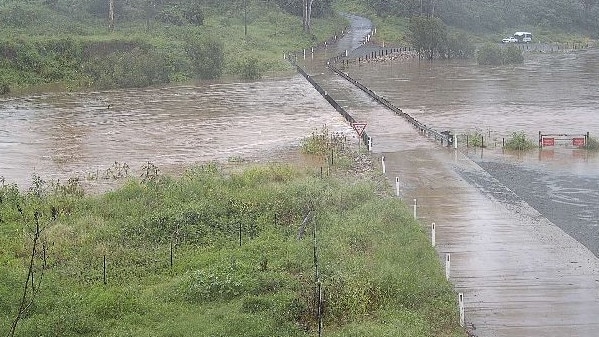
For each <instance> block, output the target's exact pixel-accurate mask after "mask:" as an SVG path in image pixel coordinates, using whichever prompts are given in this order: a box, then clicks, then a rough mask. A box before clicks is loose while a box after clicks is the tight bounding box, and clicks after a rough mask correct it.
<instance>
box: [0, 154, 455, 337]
mask: <svg viewBox="0 0 599 337" xmlns="http://www.w3.org/2000/svg"><path fill="white" fill-rule="evenodd" d="M327 153H329V152H327ZM336 161H337V162H338V163H340V164H337V165H341V166H335V167H331V168H330V172H331V173H332V174H331V175H330V176H324V177H323V176H322V175H321V173H320V172H319V171H311V170H310V169H299V168H294V167H291V166H281V165H275V164H272V165H266V166H259V167H247V168H245V169H243V170H235V171H230V170H229V171H224V170H222V169H219V168H218V167H216V166H215V165H205V166H201V167H193V168H190V169H189V170H187V172H186V173H185V174H183V175H182V176H181V177H179V178H174V177H168V176H160V175H155V174H148V175H145V176H144V178H143V179H141V180H131V181H130V182H129V183H127V184H126V185H125V186H124V187H122V188H120V189H118V190H117V191H114V192H111V193H108V194H105V195H100V196H84V195H83V192H82V191H81V189H80V188H79V186H78V184H77V182H76V181H70V182H69V183H67V184H66V185H56V184H48V183H46V182H44V181H42V180H41V179H39V178H37V179H35V180H34V182H33V184H32V187H31V188H30V189H29V190H28V191H24V192H19V191H18V190H16V187H14V186H12V185H9V184H6V183H5V182H2V184H1V185H0V333H2V334H4V335H6V334H7V333H8V331H9V330H10V327H11V324H12V322H14V321H15V318H16V317H17V315H18V313H19V311H20V310H19V308H20V303H22V302H23V301H22V299H23V298H24V299H25V301H24V303H25V304H29V306H26V307H25V308H24V309H23V307H21V308H22V309H23V310H21V311H22V314H21V315H20V319H19V320H18V324H17V325H16V329H15V331H16V333H15V336H316V335H317V331H318V315H317V313H318V307H319V305H318V303H319V302H318V301H317V300H316V299H317V298H318V297H317V296H316V290H317V287H318V282H319V281H320V284H321V286H322V289H323V296H322V298H323V301H322V305H321V312H322V313H323V315H322V317H323V327H324V330H325V331H326V335H327V336H364V335H370V336H411V337H415V336H416V337H417V336H435V337H439V336H463V330H461V329H460V328H459V326H458V325H457V321H458V318H457V308H456V299H455V293H454V292H453V289H452V286H451V285H450V284H449V283H448V282H447V281H446V280H445V278H444V275H443V273H442V272H441V266H440V263H439V259H438V257H437V255H436V253H435V251H434V250H433V249H432V248H431V246H430V243H429V242H428V238H427V236H426V235H425V233H424V232H423V230H422V228H421V227H420V225H419V224H418V223H416V222H414V220H413V219H412V217H411V215H410V212H409V211H408V210H407V209H406V208H405V206H404V205H403V204H402V203H401V202H400V201H399V200H398V199H396V198H393V197H391V196H390V195H389V193H388V192H389V191H387V187H386V186H385V184H384V183H381V182H382V180H381V179H380V177H379V176H378V175H376V174H374V173H372V172H373V171H372V170H370V172H371V173H369V174H366V175H364V174H361V175H360V176H361V177H362V178H359V179H357V178H356V176H355V175H354V174H352V173H351V172H353V171H352V169H351V167H352V166H354V165H355V164H354V162H353V161H352V160H351V157H347V156H346V157H343V158H341V157H340V158H338V160H336ZM363 169H364V167H361V168H360V170H361V171H362V170H363ZM327 171H328V170H327ZM348 172H349V174H351V176H352V177H353V178H352V179H348V176H347V173H348ZM305 219H308V220H305ZM36 225H37V226H36ZM36 228H39V231H38V230H37V229H36ZM36 233H38V235H36ZM171 253H172V255H171ZM104 259H105V260H104ZM104 261H106V269H104ZM30 267H31V268H30ZM28 270H29V271H30V273H28ZM104 270H106V272H105V274H104ZM28 274H29V275H30V276H31V277H30V278H28V277H27V275H28ZM25 284H27V288H25ZM25 289H26V290H25ZM24 293H25V294H26V295H25V297H23V294H24Z"/></svg>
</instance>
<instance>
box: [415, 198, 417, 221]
mask: <svg viewBox="0 0 599 337" xmlns="http://www.w3.org/2000/svg"><path fill="white" fill-rule="evenodd" d="M416 218H417V217H416V199H414V219H416Z"/></svg>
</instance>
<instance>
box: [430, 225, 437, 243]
mask: <svg viewBox="0 0 599 337" xmlns="http://www.w3.org/2000/svg"><path fill="white" fill-rule="evenodd" d="M436 243H437V233H436V229H435V223H434V222H433V223H432V224H431V245H432V246H433V247H434V246H435V245H436Z"/></svg>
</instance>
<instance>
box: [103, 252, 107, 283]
mask: <svg viewBox="0 0 599 337" xmlns="http://www.w3.org/2000/svg"><path fill="white" fill-rule="evenodd" d="M102 274H103V276H104V285H106V283H107V281H106V255H104V262H103V272H102Z"/></svg>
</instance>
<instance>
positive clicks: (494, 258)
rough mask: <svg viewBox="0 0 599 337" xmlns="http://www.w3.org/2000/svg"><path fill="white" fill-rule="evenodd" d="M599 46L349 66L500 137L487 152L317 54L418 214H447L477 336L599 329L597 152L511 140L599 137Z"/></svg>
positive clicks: (468, 127) (440, 237)
mask: <svg viewBox="0 0 599 337" xmlns="http://www.w3.org/2000/svg"><path fill="white" fill-rule="evenodd" d="M598 55H599V50H596V49H590V50H583V51H577V52H567V53H555V54H542V53H538V54H534V53H528V54H526V61H525V63H524V64H523V65H521V66H515V67H514V66H507V67H506V66H502V67H479V66H477V65H476V64H474V63H472V62H471V61H459V60H457V61H456V60H451V61H435V62H432V63H431V62H425V61H419V60H417V59H415V60H414V59H412V60H407V61H405V60H404V61H401V62H374V61H371V62H362V63H360V64H352V65H349V66H346V67H345V68H344V69H343V70H344V71H345V72H347V73H348V74H349V75H350V76H352V77H353V78H354V79H357V80H358V81H359V82H360V83H362V84H364V85H366V86H367V87H368V88H369V89H372V90H373V91H374V92H376V93H377V94H378V95H381V96H383V97H385V98H386V99H387V100H388V101H390V102H391V103H392V104H394V105H395V106H398V107H400V108H402V109H403V111H404V112H407V113H409V114H410V115H412V116H413V117H415V118H417V119H418V120H419V121H420V122H423V123H424V124H427V125H428V126H432V127H433V128H435V129H436V130H439V131H441V130H451V131H453V132H456V133H472V132H478V133H481V134H483V135H485V137H486V138H487V146H488V147H487V148H485V149H484V150H480V149H477V150H476V149H469V148H465V147H463V146H462V147H460V151H454V150H453V149H448V148H445V147H442V146H440V145H439V144H438V143H433V142H431V141H430V140H428V139H426V138H424V137H423V136H422V135H419V134H418V132H417V131H416V130H415V129H414V128H413V127H412V126H411V125H410V124H409V123H407V122H406V121H404V120H403V119H402V118H401V117H398V116H395V115H394V114H393V113H391V112H390V111H388V110H386V109H384V108H382V107H381V106H380V105H378V104H376V103H375V102H374V101H373V100H372V99H371V98H370V97H369V96H367V95H366V94H365V93H364V92H362V91H360V90H359V89H357V88H355V87H354V86H353V85H351V84H349V83H347V82H346V81H345V80H343V79H342V78H340V77H338V76H333V75H330V74H329V73H327V72H322V71H319V70H318V68H317V66H315V65H314V64H313V63H311V59H307V60H306V61H305V62H306V65H305V66H306V68H307V69H309V70H311V71H312V73H311V75H312V78H313V79H315V80H316V81H317V82H318V83H319V84H321V85H322V86H323V87H324V88H325V90H326V91H327V93H328V94H329V95H331V96H332V97H334V98H335V100H336V101H337V102H339V103H340V104H341V105H342V106H343V107H344V108H345V109H346V110H348V111H349V113H350V114H352V115H353V116H354V117H355V118H356V120H358V121H362V122H367V123H368V127H367V129H366V130H367V132H368V133H369V135H370V136H372V137H373V142H374V149H373V151H374V153H376V154H378V155H379V156H384V157H385V166H386V168H387V176H388V177H389V181H390V183H391V184H393V183H394V182H395V177H397V179H399V181H400V185H401V197H402V198H404V200H405V201H406V203H407V204H408V206H411V205H412V204H413V200H416V201H417V206H416V208H417V213H418V219H419V220H420V221H421V222H422V223H423V224H430V223H432V222H436V233H437V240H436V241H437V246H436V247H437V251H438V252H439V257H440V260H442V261H444V260H445V259H446V254H450V256H451V272H450V280H451V281H452V282H453V283H454V284H455V286H456V290H458V291H459V292H463V293H464V298H465V302H466V304H465V306H466V321H467V322H468V324H467V325H468V329H469V331H470V332H471V333H472V334H474V335H477V336H590V335H594V334H595V332H596V331H597V329H598V328H599V322H598V321H597V319H596V317H598V315H599V275H598V274H599V260H598V259H597V257H596V256H595V255H597V254H598V253H599V252H598V249H597V248H598V247H599V245H598V242H599V235H598V234H599V233H598V231H597V219H598V218H599V198H598V197H599V186H598V181H599V159H598V158H597V155H596V154H594V153H590V152H587V151H586V150H580V149H577V148H574V147H572V146H571V143H569V145H568V142H567V141H566V142H563V144H559V146H557V147H551V148H545V149H542V150H541V149H539V150H534V151H531V152H529V153H526V154H522V153H512V154H510V153H507V152H504V151H503V150H502V149H501V143H502V141H503V138H504V137H509V136H510V135H511V133H513V132H516V131H518V132H520V131H522V132H524V133H525V134H526V135H527V136H528V138H529V139H534V140H536V138H537V135H538V132H539V131H543V132H544V133H559V134H572V135H582V134H585V133H586V132H589V133H590V135H591V136H594V137H597V135H599V119H598V118H597V117H598V116H599V106H598V105H597V101H598V100H599V89H598V88H597V87H596V86H595V81H596V78H599V63H598V61H597V60H599V58H598V57H597V56H598ZM354 56H355V55H354ZM558 226H559V227H558ZM567 234H569V235H567ZM583 244H584V245H583ZM593 253H594V254H595V255H593Z"/></svg>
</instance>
